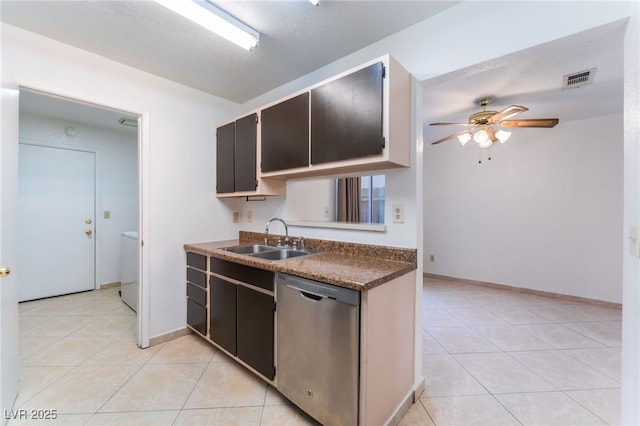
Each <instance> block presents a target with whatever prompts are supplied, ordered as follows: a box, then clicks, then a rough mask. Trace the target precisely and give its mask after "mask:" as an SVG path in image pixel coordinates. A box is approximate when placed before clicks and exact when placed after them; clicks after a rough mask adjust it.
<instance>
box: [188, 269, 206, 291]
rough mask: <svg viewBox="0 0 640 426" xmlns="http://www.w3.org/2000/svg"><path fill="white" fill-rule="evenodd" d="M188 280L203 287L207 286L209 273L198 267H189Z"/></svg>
mask: <svg viewBox="0 0 640 426" xmlns="http://www.w3.org/2000/svg"><path fill="white" fill-rule="evenodd" d="M187 281H189V282H190V283H192V284H195V285H199V286H200V287H202V288H207V274H205V273H204V272H202V271H198V270H197V269H193V268H187Z"/></svg>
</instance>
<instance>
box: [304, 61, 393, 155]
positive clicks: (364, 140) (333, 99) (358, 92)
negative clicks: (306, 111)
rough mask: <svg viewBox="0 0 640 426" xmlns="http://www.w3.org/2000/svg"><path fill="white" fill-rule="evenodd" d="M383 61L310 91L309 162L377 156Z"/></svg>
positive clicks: (380, 135)
mask: <svg viewBox="0 0 640 426" xmlns="http://www.w3.org/2000/svg"><path fill="white" fill-rule="evenodd" d="M383 78H384V65H383V63H382V62H378V63H376V64H373V65H370V66H368V67H366V68H363V69H361V70H358V71H356V72H354V73H352V74H349V75H346V76H344V77H342V78H339V79H337V80H334V81H332V82H329V83H327V84H324V85H322V86H319V87H317V88H315V89H313V90H311V164H321V163H328V162H331V161H340V160H350V159H354V158H362V157H367V156H370V155H379V154H381V153H382V149H383V146H384V140H383V134H382V82H383Z"/></svg>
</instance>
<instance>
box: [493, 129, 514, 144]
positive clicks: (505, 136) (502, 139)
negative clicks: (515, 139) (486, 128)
mask: <svg viewBox="0 0 640 426" xmlns="http://www.w3.org/2000/svg"><path fill="white" fill-rule="evenodd" d="M509 136H511V132H505V131H504V130H498V131H497V132H496V138H498V140H499V141H500V143H505V142H506V141H507V139H509Z"/></svg>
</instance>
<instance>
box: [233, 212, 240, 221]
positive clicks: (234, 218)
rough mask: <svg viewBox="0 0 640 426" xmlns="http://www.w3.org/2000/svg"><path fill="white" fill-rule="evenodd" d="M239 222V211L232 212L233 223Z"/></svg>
mask: <svg viewBox="0 0 640 426" xmlns="http://www.w3.org/2000/svg"><path fill="white" fill-rule="evenodd" d="M239 222H240V212H233V223H239Z"/></svg>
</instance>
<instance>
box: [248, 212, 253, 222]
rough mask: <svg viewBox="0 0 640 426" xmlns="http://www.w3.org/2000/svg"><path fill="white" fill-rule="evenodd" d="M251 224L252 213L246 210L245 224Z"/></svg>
mask: <svg viewBox="0 0 640 426" xmlns="http://www.w3.org/2000/svg"><path fill="white" fill-rule="evenodd" d="M251 222H253V212H252V211H251V210H247V223H251Z"/></svg>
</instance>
